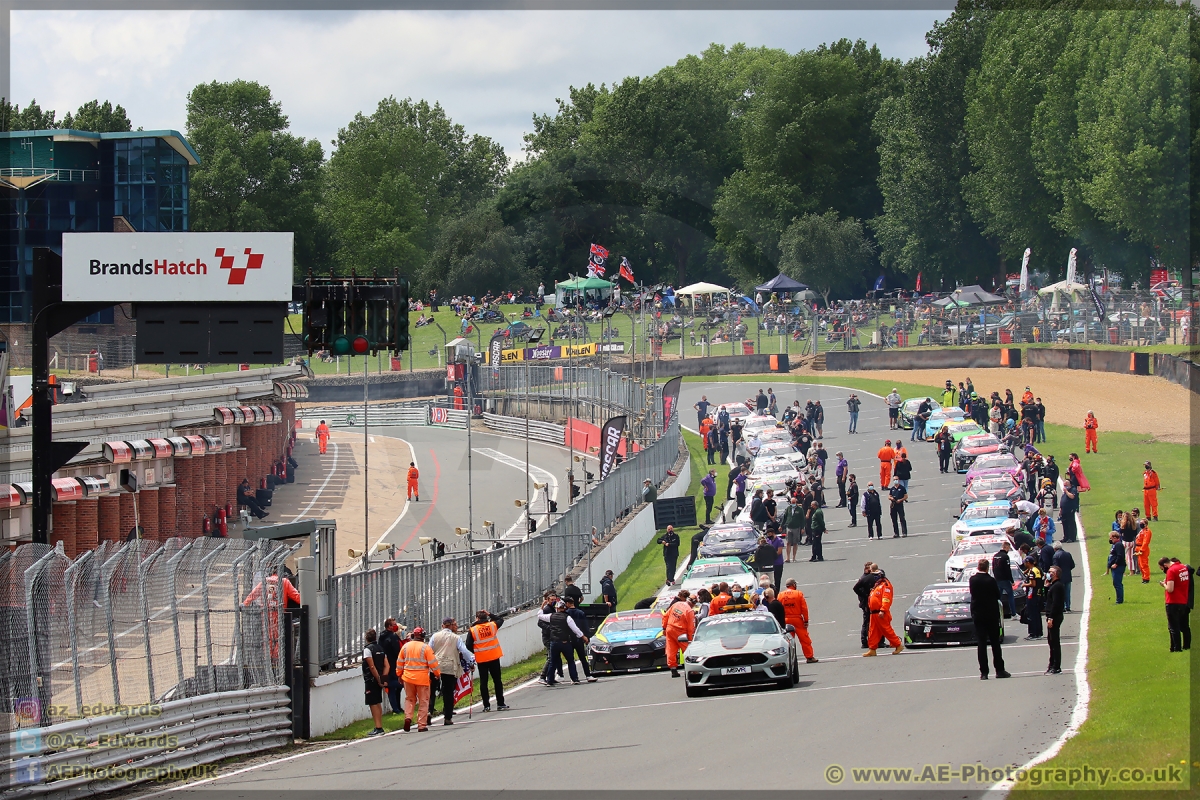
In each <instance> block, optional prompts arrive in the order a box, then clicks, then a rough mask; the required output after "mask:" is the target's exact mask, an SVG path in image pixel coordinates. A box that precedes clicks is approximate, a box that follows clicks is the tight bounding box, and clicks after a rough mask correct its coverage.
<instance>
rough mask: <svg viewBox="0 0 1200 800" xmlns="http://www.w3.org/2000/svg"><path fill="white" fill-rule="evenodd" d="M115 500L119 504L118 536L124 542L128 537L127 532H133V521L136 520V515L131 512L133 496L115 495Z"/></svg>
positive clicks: (125, 494) (123, 493) (127, 494)
mask: <svg viewBox="0 0 1200 800" xmlns="http://www.w3.org/2000/svg"><path fill="white" fill-rule="evenodd" d="M117 500H118V503H119V504H120V505H119V508H120V522H119V523H118V527H117V530H118V532H119V534H120V538H121V539H122V540H124V539H125V537H126V536H128V535H129V532H130V531H131V530H133V526H134V521H135V519H136V515H135V514H134V510H133V504H134V501H133V495H132V494H130V493H129V492H121V494H119V495H117Z"/></svg>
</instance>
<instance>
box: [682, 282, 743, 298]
mask: <svg viewBox="0 0 1200 800" xmlns="http://www.w3.org/2000/svg"><path fill="white" fill-rule="evenodd" d="M675 294H690V295H713V294H732V292H730V291H729V290H728V289H726V288H725V287H724V286H717V285H716V284H715V283H705V282H703V281H701V282H700V283H693V284H692V285H690V286H684V287H683V288H682V289H678V290H676V292H675Z"/></svg>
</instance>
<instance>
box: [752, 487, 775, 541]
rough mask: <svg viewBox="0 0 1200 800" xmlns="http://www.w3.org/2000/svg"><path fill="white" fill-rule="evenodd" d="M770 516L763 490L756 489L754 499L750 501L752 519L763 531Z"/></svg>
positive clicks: (755, 525)
mask: <svg viewBox="0 0 1200 800" xmlns="http://www.w3.org/2000/svg"><path fill="white" fill-rule="evenodd" d="M770 518H771V517H770V515H769V514H768V513H767V506H766V503H765V502H764V501H763V490H762V489H755V490H754V499H753V500H751V501H750V521H751V522H753V523H754V527H756V528H758V529H759V530H760V531H761V530H763V528H765V527H766V524H767V520H769V519H770Z"/></svg>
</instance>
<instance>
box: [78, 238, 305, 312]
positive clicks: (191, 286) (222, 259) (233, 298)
mask: <svg viewBox="0 0 1200 800" xmlns="http://www.w3.org/2000/svg"><path fill="white" fill-rule="evenodd" d="M292 240H293V234H291V233H64V234H63V247H62V250H63V252H62V266H63V289H62V294H63V301H64V302H68V303H73V302H87V303H95V302H102V303H105V302H111V303H129V302H134V303H136V302H146V303H150V302H153V303H170V302H196V303H213V302H217V303H221V302H239V301H240V302H275V301H283V302H286V301H289V300H291V299H292Z"/></svg>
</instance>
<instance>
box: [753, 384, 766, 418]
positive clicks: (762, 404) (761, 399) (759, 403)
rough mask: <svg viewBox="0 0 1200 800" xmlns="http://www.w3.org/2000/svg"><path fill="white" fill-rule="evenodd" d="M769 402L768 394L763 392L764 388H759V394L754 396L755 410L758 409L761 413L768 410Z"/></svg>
mask: <svg viewBox="0 0 1200 800" xmlns="http://www.w3.org/2000/svg"><path fill="white" fill-rule="evenodd" d="M768 404H769V401H768V400H767V396H766V395H765V394H763V390H762V389H759V390H758V396H757V397H755V398H754V408H755V410H756V411H758V413H760V414H761V413H762V412H764V411H766V410H767V405H768Z"/></svg>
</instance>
